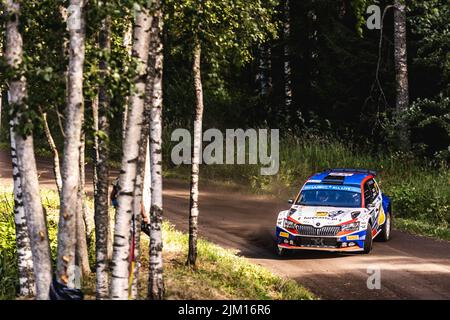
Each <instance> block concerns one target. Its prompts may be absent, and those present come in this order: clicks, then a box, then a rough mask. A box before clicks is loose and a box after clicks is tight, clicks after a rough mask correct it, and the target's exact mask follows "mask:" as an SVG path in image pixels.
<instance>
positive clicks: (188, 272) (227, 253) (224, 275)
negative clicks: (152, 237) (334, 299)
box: [142, 222, 316, 300]
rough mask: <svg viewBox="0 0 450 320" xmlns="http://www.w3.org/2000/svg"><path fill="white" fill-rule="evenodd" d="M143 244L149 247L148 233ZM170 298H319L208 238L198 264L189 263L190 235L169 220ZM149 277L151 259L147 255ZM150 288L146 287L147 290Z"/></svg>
mask: <svg viewBox="0 0 450 320" xmlns="http://www.w3.org/2000/svg"><path fill="white" fill-rule="evenodd" d="M144 237H145V239H144V241H143V247H144V248H146V249H145V250H147V248H148V241H147V239H148V238H147V237H146V236H144ZM163 237H164V254H165V264H166V265H165V269H164V271H165V277H166V279H167V299H239V300H267V299H269V300H304V299H308V300H310V299H316V297H315V296H314V295H313V294H312V293H311V292H309V291H308V290H307V289H305V288H303V287H302V286H300V285H298V284H297V283H296V282H295V281H294V280H290V279H285V278H282V277H279V276H276V275H274V274H273V273H271V272H270V271H268V270H267V269H265V268H263V267H261V266H258V265H256V264H253V263H251V262H250V261H249V260H247V259H245V258H243V257H239V256H238V252H237V251H235V250H230V249H225V248H222V247H220V246H218V245H215V244H213V243H211V242H209V241H206V240H204V239H199V242H198V263H197V267H196V268H195V269H193V268H192V267H189V266H186V259H187V251H188V235H187V234H185V233H182V232H180V231H177V230H175V228H174V227H173V226H172V225H170V224H169V223H168V222H165V223H164V226H163ZM142 264H143V270H145V272H144V274H143V276H144V277H145V278H146V276H147V270H148V267H147V265H148V260H147V259H143V260H142ZM145 292H146V288H143V293H144V294H145Z"/></svg>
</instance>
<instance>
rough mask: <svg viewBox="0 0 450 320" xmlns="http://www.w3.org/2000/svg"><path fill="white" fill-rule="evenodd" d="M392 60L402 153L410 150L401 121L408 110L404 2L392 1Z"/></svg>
mask: <svg viewBox="0 0 450 320" xmlns="http://www.w3.org/2000/svg"><path fill="white" fill-rule="evenodd" d="M394 5H395V10H394V47H395V49H394V59H395V75H396V83H397V90H396V92H397V99H396V110H395V111H396V122H397V130H396V132H397V144H398V148H399V149H400V150H402V151H408V150H409V149H410V139H409V132H408V124H407V123H406V120H405V119H403V116H404V113H405V112H407V111H408V109H409V88H408V62H407V60H408V59H407V49H406V5H405V2H404V0H395V1H394Z"/></svg>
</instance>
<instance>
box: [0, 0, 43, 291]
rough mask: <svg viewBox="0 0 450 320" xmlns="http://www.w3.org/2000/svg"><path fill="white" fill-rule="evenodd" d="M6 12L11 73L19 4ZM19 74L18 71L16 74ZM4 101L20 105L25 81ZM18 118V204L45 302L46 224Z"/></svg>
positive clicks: (18, 43)
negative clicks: (23, 213)
mask: <svg viewBox="0 0 450 320" xmlns="http://www.w3.org/2000/svg"><path fill="white" fill-rule="evenodd" d="M5 5H6V12H7V14H8V15H10V17H9V18H8V19H7V25H6V35H7V42H6V52H5V57H6V60H7V63H8V64H9V65H10V66H11V67H12V68H14V69H16V70H17V69H18V67H19V66H20V64H21V63H22V58H23V43H22V35H21V34H20V32H19V16H20V4H19V3H18V2H16V1H13V0H7V1H6V3H5ZM19 72H20V71H19ZM8 89H9V91H8V98H9V101H8V102H9V105H10V107H11V108H16V107H17V106H20V105H22V104H23V103H24V101H25V100H26V97H27V92H26V79H25V77H24V76H23V75H22V76H18V77H16V78H15V79H14V80H13V81H10V82H9V83H8ZM19 117H20V115H19V114H16V115H15V117H14V119H13V120H12V124H13V125H14V128H13V130H12V131H13V132H12V141H14V142H15V147H16V148H15V150H16V155H17V168H18V172H19V173H20V177H21V179H20V180H21V184H22V201H23V205H24V211H25V215H26V221H27V226H28V228H29V230H28V232H29V237H30V242H31V250H32V255H33V271H34V277H35V282H36V298H37V299H40V300H44V299H48V295H49V289H50V283H51V279H52V266H51V260H50V259H51V258H50V246H49V240H48V233H47V224H46V219H45V215H44V210H43V207H42V204H41V199H40V195H39V182H38V175H37V168H36V160H35V156H34V146H33V136H32V135H31V134H29V135H26V136H23V135H22V134H18V133H17V132H16V130H15V129H17V126H19V125H22V124H20V123H19V119H20V118H19Z"/></svg>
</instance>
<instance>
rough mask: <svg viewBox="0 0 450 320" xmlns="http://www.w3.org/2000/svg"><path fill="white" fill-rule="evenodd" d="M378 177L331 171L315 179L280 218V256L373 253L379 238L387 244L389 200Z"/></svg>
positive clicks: (366, 172) (370, 173) (367, 172)
mask: <svg viewBox="0 0 450 320" xmlns="http://www.w3.org/2000/svg"><path fill="white" fill-rule="evenodd" d="M376 176H377V174H376V172H375V171H371V170H363V169H329V170H325V171H323V172H320V173H317V174H314V175H313V176H311V177H310V178H309V179H308V180H307V181H306V183H305V184H304V185H303V187H302V188H301V190H300V192H299V193H298V195H297V197H296V198H295V200H289V203H290V204H291V205H292V206H291V208H290V209H289V210H284V211H281V212H280V213H279V214H278V219H277V227H276V238H277V246H276V248H277V254H278V255H283V254H285V253H287V252H291V251H292V250H296V249H303V250H323V251H338V252H364V253H369V252H370V251H371V250H372V243H373V240H374V239H375V238H377V239H379V240H381V241H388V240H389V239H390V236H391V228H392V220H393V219H392V218H393V217H392V206H391V200H390V199H389V197H387V196H386V195H385V194H384V193H383V192H382V191H381V189H380V187H379V184H378V183H377V181H376Z"/></svg>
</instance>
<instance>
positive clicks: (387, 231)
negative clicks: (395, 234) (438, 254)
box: [379, 212, 392, 242]
mask: <svg viewBox="0 0 450 320" xmlns="http://www.w3.org/2000/svg"><path fill="white" fill-rule="evenodd" d="M391 229H392V214H391V213H390V212H388V214H387V215H386V221H385V222H384V224H383V226H382V227H381V231H380V235H379V239H380V241H382V242H386V241H389V239H391Z"/></svg>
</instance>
